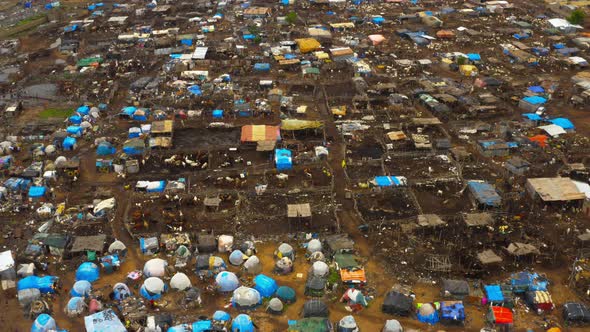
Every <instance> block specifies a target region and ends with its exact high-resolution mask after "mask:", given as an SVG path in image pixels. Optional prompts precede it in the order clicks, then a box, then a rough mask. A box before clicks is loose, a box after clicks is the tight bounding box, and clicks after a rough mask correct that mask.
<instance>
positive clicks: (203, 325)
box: [192, 320, 213, 332]
mask: <svg viewBox="0 0 590 332" xmlns="http://www.w3.org/2000/svg"><path fill="white" fill-rule="evenodd" d="M212 327H213V324H211V321H210V320H198V321H196V322H194V323H193V324H192V328H193V330H192V332H206V331H210V330H211V328H212Z"/></svg>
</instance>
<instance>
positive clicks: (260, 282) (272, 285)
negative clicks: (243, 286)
mask: <svg viewBox="0 0 590 332" xmlns="http://www.w3.org/2000/svg"><path fill="white" fill-rule="evenodd" d="M254 288H255V289H256V290H257V291H258V292H259V293H260V295H262V297H271V296H272V295H273V294H274V293H275V292H276V291H277V288H279V286H278V285H277V282H276V281H275V280H274V279H273V278H271V277H268V276H265V275H264V274H259V275H257V276H256V277H254Z"/></svg>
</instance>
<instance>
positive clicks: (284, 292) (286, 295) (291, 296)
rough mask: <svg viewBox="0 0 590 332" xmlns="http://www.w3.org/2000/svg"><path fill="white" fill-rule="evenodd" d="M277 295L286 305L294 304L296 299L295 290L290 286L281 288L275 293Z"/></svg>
mask: <svg viewBox="0 0 590 332" xmlns="http://www.w3.org/2000/svg"><path fill="white" fill-rule="evenodd" d="M275 295H276V296H277V297H278V298H279V299H280V300H281V301H283V302H285V303H293V302H295V299H296V294H295V290H294V289H293V288H291V287H288V286H281V287H279V288H278V289H277V291H276V292H275Z"/></svg>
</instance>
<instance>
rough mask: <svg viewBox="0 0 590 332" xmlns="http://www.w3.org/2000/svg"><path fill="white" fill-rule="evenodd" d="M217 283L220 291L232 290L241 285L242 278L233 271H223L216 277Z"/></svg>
mask: <svg viewBox="0 0 590 332" xmlns="http://www.w3.org/2000/svg"><path fill="white" fill-rule="evenodd" d="M215 283H216V284H217V287H218V289H219V291H221V292H232V291H234V290H236V289H237V288H238V287H239V286H240V280H238V277H237V276H236V275H235V274H234V273H233V272H228V271H223V272H220V273H218V274H217V276H216V277H215Z"/></svg>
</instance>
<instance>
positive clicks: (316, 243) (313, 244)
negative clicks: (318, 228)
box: [307, 239, 322, 254]
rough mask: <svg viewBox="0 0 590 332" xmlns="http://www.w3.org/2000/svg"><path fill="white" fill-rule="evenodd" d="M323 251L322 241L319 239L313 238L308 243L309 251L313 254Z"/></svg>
mask: <svg viewBox="0 0 590 332" xmlns="http://www.w3.org/2000/svg"><path fill="white" fill-rule="evenodd" d="M318 251H322V242H320V240H318V239H313V240H311V241H309V242H308V243H307V252H308V253H310V254H313V253H314V252H318Z"/></svg>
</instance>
